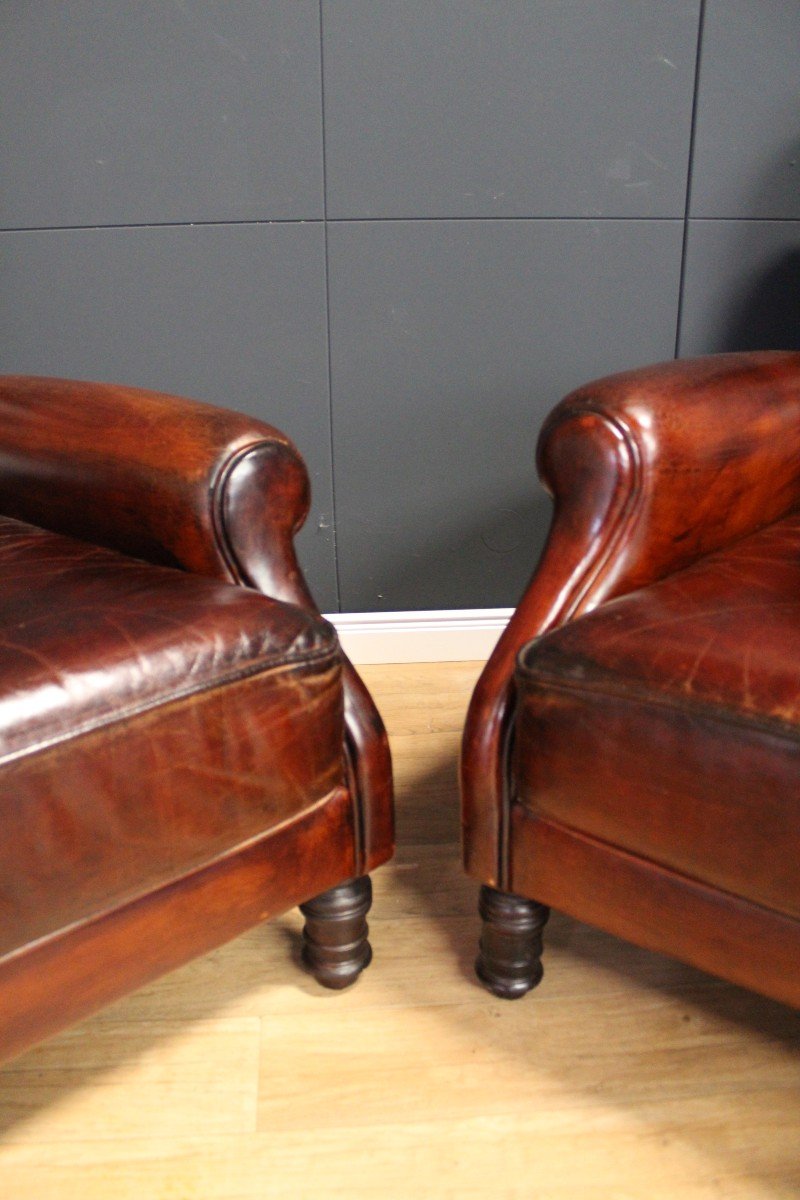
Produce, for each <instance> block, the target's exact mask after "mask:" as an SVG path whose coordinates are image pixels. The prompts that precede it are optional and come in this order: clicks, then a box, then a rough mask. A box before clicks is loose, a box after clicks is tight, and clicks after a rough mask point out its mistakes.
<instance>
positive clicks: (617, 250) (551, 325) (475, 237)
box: [329, 221, 683, 611]
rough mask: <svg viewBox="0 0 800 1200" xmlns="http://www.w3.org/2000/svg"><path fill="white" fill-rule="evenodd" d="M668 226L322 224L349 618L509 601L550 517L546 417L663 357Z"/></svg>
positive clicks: (670, 343)
mask: <svg viewBox="0 0 800 1200" xmlns="http://www.w3.org/2000/svg"><path fill="white" fill-rule="evenodd" d="M682 232H683V225H682V222H680V221H433V222H429V221H413V222H393V221H390V222H364V223H357V224H351V223H347V224H337V223H334V224H332V225H331V227H330V229H329V266H330V300H331V310H330V315H331V353H332V370H333V374H332V381H333V405H334V423H333V432H334V457H335V463H336V504H337V524H338V538H337V544H338V554H339V570H340V582H341V590H342V605H343V608H344V609H345V611H363V610H371V609H377V610H392V609H406V608H409V609H413V608H455V607H473V606H474V607H482V606H484V605H508V604H512V603H514V601H515V600H516V599H517V597H518V594H519V591H520V589H521V587H522V585H523V582H524V580H525V578H526V577H527V575H528V573H529V572H530V569H531V567H532V565H533V563H534V561H535V558H536V554H537V551H538V548H539V546H540V545H541V542H542V538H543V535H544V532H545V529H546V525H547V522H548V519H549V502H548V501H547V499H546V498H545V496H544V494H543V493H542V492H541V490H540V488H539V485H538V484H537V481H536V473H535V467H534V451H535V445H536V436H537V432H538V427H539V424H540V422H541V419H542V417H543V416H544V415H545V413H546V412H547V410H548V409H549V408H550V407H551V406H552V405H553V404H554V403H555V401H556V400H558V399H559V398H560V396H561V395H563V394H564V393H565V392H566V391H568V390H569V389H571V388H572V387H575V386H577V385H578V384H579V383H581V382H583V381H585V380H587V379H589V378H591V377H593V376H597V375H599V374H602V373H605V372H608V371H613V370H620V369H622V368H625V367H632V366H635V365H637V364H641V363H646V362H648V361H652V360H657V359H663V358H670V357H672V354H673V352H674V342H675V324H676V317H677V304H678V288H679V276H680V262H681V240H682Z"/></svg>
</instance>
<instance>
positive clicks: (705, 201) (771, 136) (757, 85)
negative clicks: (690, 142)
mask: <svg viewBox="0 0 800 1200" xmlns="http://www.w3.org/2000/svg"><path fill="white" fill-rule="evenodd" d="M798 63H800V3H798V0H708V3H707V5H706V16H705V23H704V31H703V49H702V59H701V65H700V78H699V88H698V101H697V126H696V137H695V156H694V171H693V175H692V200H691V215H692V216H697V217H773V218H774V217H800V73H799V68H798Z"/></svg>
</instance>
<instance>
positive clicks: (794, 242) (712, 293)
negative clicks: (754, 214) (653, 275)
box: [679, 221, 800, 357]
mask: <svg viewBox="0 0 800 1200" xmlns="http://www.w3.org/2000/svg"><path fill="white" fill-rule="evenodd" d="M679 349H680V353H681V355H683V356H684V357H688V356H690V355H694V354H710V353H717V352H721V351H727V350H776V349H784V350H800V221H690V222H689V230H688V237H687V244H686V272H685V282H684V296H683V311H682V315H681V337H680V346H679Z"/></svg>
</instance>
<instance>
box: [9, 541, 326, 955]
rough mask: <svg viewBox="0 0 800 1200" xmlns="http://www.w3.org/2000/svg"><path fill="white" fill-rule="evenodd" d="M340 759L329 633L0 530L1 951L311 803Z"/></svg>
mask: <svg viewBox="0 0 800 1200" xmlns="http://www.w3.org/2000/svg"><path fill="white" fill-rule="evenodd" d="M342 744H343V714H342V697H341V687H340V652H339V649H338V644H337V641H336V635H335V633H334V631H333V630H332V628H331V627H330V626H329V625H328V624H327V623H326V622H324V621H322V620H314V619H313V618H311V617H309V616H307V615H306V614H304V613H302V612H301V611H300V610H299V609H296V608H294V607H292V606H291V605H286V604H281V603H278V602H276V601H273V600H270V599H267V598H266V597H264V596H262V595H260V594H259V593H257V592H254V591H251V590H249V589H246V588H241V587H234V586H230V585H227V584H225V583H219V582H216V581H214V580H211V579H203V578H200V577H197V576H193V575H187V574H185V573H183V572H181V571H177V570H172V569H170V568H166V567H156V566H151V565H149V564H145V563H141V562H138V561H136V560H133V559H129V558H126V557H124V556H122V555H118V554H115V553H113V552H112V551H109V550H103V549H99V548H96V547H93V546H89V545H87V544H85V543H82V542H78V541H75V540H73V539H70V538H67V537H62V536H60V535H56V534H52V533H48V532H45V531H44V530H40V529H36V528H34V527H33V526H30V525H25V524H22V523H21V522H18V521H14V520H10V519H8V518H0V820H2V828H3V838H2V840H0V952H8V951H9V950H11V949H12V948H13V947H14V946H15V945H22V944H24V943H25V942H28V941H30V940H31V939H32V938H35V937H41V936H45V935H46V934H47V933H50V932H53V931H54V930H56V929H58V928H63V927H64V925H65V924H69V923H74V922H76V921H80V920H86V919H91V918H92V917H93V916H97V915H99V914H100V913H101V912H103V911H105V910H106V909H108V908H113V907H114V906H115V905H118V904H119V903H122V902H124V901H125V900H128V899H132V898H134V897H136V896H140V895H143V894H145V893H147V892H148V891H151V890H153V889H154V888H157V887H161V886H164V885H165V884H167V883H169V882H172V881H174V880H176V879H178V878H180V877H182V876H184V875H186V874H187V873H188V872H190V871H193V870H195V869H198V868H200V867H202V866H203V865H204V864H207V863H209V862H211V861H213V860H214V859H215V858H217V857H218V856H219V855H220V854H224V853H226V852H227V851H229V850H230V851H232V850H233V849H235V848H237V847H240V846H242V845H243V844H245V843H247V841H248V840H250V839H252V838H255V837H258V836H261V835H263V834H264V833H265V831H268V830H269V829H271V828H275V827H277V826H278V825H281V824H282V823H284V822H286V821H287V820H291V819H292V818H293V817H295V816H297V815H298V814H300V813H302V812H303V811H305V810H306V809H308V808H309V807H311V806H313V805H316V804H318V803H320V801H321V800H323V799H324V798H325V797H326V796H329V795H330V794H331V793H332V792H334V791H336V790H337V789H338V788H339V787H341V785H342V782H343V766H342Z"/></svg>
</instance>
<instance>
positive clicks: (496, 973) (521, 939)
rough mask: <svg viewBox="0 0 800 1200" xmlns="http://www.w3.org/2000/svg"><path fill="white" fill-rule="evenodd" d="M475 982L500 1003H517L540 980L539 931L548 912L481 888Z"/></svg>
mask: <svg viewBox="0 0 800 1200" xmlns="http://www.w3.org/2000/svg"><path fill="white" fill-rule="evenodd" d="M478 911H479V912H480V915H481V918H482V920H483V933H482V935H481V940H480V952H479V954H478V958H477V960H476V962H475V970H476V972H477V974H478V978H479V979H480V981H481V983H483V984H484V985H485V986H486V987H487V988H488V989H489V991H490V992H493V993H494V994H495V996H500V997H501V999H503V1000H518V999H519V998H520V996H524V995H525V993H526V992H529V991H530V990H531V988H534V987H536V985H537V983H539V981H540V980H541V978H542V973H543V972H542V962H541V955H542V930H543V929H544V926H545V923H546V922H547V918H548V917H549V915H550V909H549V908H547V907H546V906H545V905H544V904H538V903H537V902H536V901H535V900H526V899H524V898H523V897H522V896H514V895H512V894H511V893H510V892H498V891H496V890H495V888H491V887H486V886H484V887H482V888H481V893H480V900H479V903H478Z"/></svg>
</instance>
